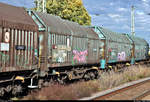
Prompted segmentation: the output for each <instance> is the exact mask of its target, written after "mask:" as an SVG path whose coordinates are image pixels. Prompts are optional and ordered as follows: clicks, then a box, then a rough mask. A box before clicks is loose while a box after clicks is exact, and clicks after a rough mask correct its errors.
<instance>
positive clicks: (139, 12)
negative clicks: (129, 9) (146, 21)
mask: <svg viewBox="0 0 150 102" xmlns="http://www.w3.org/2000/svg"><path fill="white" fill-rule="evenodd" d="M136 14H137V15H140V16H142V15H144V14H145V13H144V12H142V11H136Z"/></svg>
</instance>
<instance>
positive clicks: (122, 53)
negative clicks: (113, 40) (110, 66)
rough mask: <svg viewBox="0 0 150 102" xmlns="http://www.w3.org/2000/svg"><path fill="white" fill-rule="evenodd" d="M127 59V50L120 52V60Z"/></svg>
mask: <svg viewBox="0 0 150 102" xmlns="http://www.w3.org/2000/svg"><path fill="white" fill-rule="evenodd" d="M123 60H126V54H125V52H121V53H118V61H123Z"/></svg>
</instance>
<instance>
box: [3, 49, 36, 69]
mask: <svg viewBox="0 0 150 102" xmlns="http://www.w3.org/2000/svg"><path fill="white" fill-rule="evenodd" d="M30 50H33V48H32V47H31V48H30V47H29V48H28V51H30ZM36 53H37V52H36V49H35V53H34V54H36ZM29 59H31V58H30V57H29V58H28V59H27V58H26V56H23V55H22V54H17V55H15V56H14V61H15V63H16V65H23V66H25V65H27V64H29ZM9 61H10V56H9V54H5V53H3V52H0V63H2V64H3V63H9Z"/></svg>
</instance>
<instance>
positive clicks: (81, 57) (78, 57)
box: [73, 50, 88, 63]
mask: <svg viewBox="0 0 150 102" xmlns="http://www.w3.org/2000/svg"><path fill="white" fill-rule="evenodd" d="M73 55H74V56H73V61H77V62H79V63H85V62H86V57H87V55H88V51H87V50H85V51H78V50H73Z"/></svg>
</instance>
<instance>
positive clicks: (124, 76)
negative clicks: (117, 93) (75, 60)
mask: <svg viewBox="0 0 150 102" xmlns="http://www.w3.org/2000/svg"><path fill="white" fill-rule="evenodd" d="M100 74H101V77H100V79H98V80H92V81H88V82H77V83H74V84H70V85H66V86H64V85H59V84H57V85H56V84H55V85H50V86H49V87H45V88H42V89H41V90H40V91H34V92H31V93H30V94H29V95H28V96H25V97H24V98H23V99H21V100H76V99H79V98H83V97H88V96H91V95H92V94H93V93H96V92H100V91H103V90H106V89H110V88H113V87H116V86H119V85H121V84H124V83H126V82H130V81H134V80H138V79H141V78H145V77H150V67H146V66H140V65H139V66H130V67H129V68H126V69H125V70H124V71H123V72H122V73H115V72H114V71H110V72H109V73H108V72H103V73H100Z"/></svg>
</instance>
